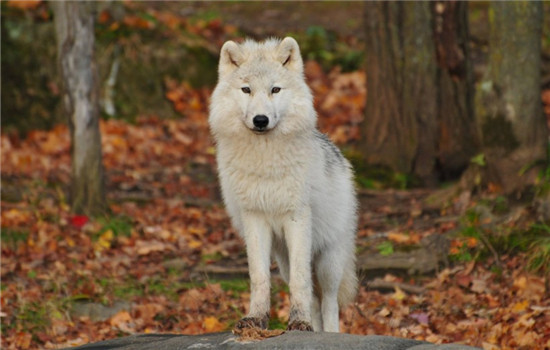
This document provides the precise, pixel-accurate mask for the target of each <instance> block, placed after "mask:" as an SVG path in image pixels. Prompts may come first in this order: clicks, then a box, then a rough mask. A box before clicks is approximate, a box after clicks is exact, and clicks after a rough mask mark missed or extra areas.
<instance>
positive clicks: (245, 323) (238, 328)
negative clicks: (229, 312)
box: [233, 315, 269, 334]
mask: <svg viewBox="0 0 550 350" xmlns="http://www.w3.org/2000/svg"><path fill="white" fill-rule="evenodd" d="M268 322H269V317H268V316H267V315H265V316H264V317H244V318H241V319H240V320H239V322H237V324H236V325H235V327H234V328H233V333H235V334H239V333H241V332H242V330H243V329H247V328H260V329H267V324H268Z"/></svg>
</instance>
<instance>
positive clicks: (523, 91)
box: [476, 1, 548, 193]
mask: <svg viewBox="0 0 550 350" xmlns="http://www.w3.org/2000/svg"><path fill="white" fill-rule="evenodd" d="M542 16H543V9H542V3H540V2H531V1H527V2H493V3H491V5H490V8H489V24H490V37H489V62H488V64H489V66H488V70H487V72H486V74H485V76H484V78H483V80H482V81H481V82H480V83H479V85H478V89H477V95H476V113H477V118H478V128H479V130H480V131H481V135H482V142H483V153H484V155H485V160H486V166H487V167H486V170H487V181H489V182H491V183H493V184H495V185H498V186H500V187H501V188H502V190H503V191H504V192H507V193H510V192H514V191H516V190H521V189H523V188H524V187H525V186H526V185H528V184H532V183H534V181H535V179H536V176H537V174H538V171H537V166H536V165H540V164H544V163H545V160H546V147H547V145H548V129H547V127H546V124H545V120H544V115H543V111H542V102H541V87H540V78H541V34H542Z"/></svg>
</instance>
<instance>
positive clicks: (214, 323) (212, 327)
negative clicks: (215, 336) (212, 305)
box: [202, 316, 225, 332]
mask: <svg viewBox="0 0 550 350" xmlns="http://www.w3.org/2000/svg"><path fill="white" fill-rule="evenodd" d="M202 326H203V327H204V329H205V330H206V331H207V332H219V331H222V330H224V329H225V325H224V324H223V323H221V322H220V321H219V320H218V319H217V318H216V317H213V316H210V317H207V318H205V319H204V321H203V323H202Z"/></svg>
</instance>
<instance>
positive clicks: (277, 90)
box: [271, 86, 281, 94]
mask: <svg viewBox="0 0 550 350" xmlns="http://www.w3.org/2000/svg"><path fill="white" fill-rule="evenodd" d="M279 91H281V88H280V87H278V86H275V87H274V88H273V89H271V93H272V94H276V93H278V92H279Z"/></svg>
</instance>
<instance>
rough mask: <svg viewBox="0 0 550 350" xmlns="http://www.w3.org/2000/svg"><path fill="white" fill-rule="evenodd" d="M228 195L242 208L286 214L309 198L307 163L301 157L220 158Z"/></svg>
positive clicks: (251, 156) (248, 156) (222, 178)
mask: <svg viewBox="0 0 550 350" xmlns="http://www.w3.org/2000/svg"><path fill="white" fill-rule="evenodd" d="M220 158H221V159H219V160H218V161H219V165H220V175H221V180H222V187H225V188H224V192H225V193H227V194H230V195H232V196H234V197H235V198H234V199H235V200H236V201H237V202H238V204H239V207H241V208H243V209H246V210H254V211H262V212H268V213H285V212H288V211H292V210H294V209H295V208H296V207H297V206H300V205H303V204H304V202H307V200H305V198H304V197H305V196H307V193H308V190H307V181H306V180H307V176H308V164H307V161H306V160H304V159H302V158H300V157H299V155H296V154H294V155H292V154H285V155H284V156H281V155H280V154H271V155H270V156H260V157H258V156H256V157H254V154H253V152H252V154H248V155H245V156H238V155H233V156H229V155H227V156H226V157H225V159H223V158H224V157H220Z"/></svg>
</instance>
